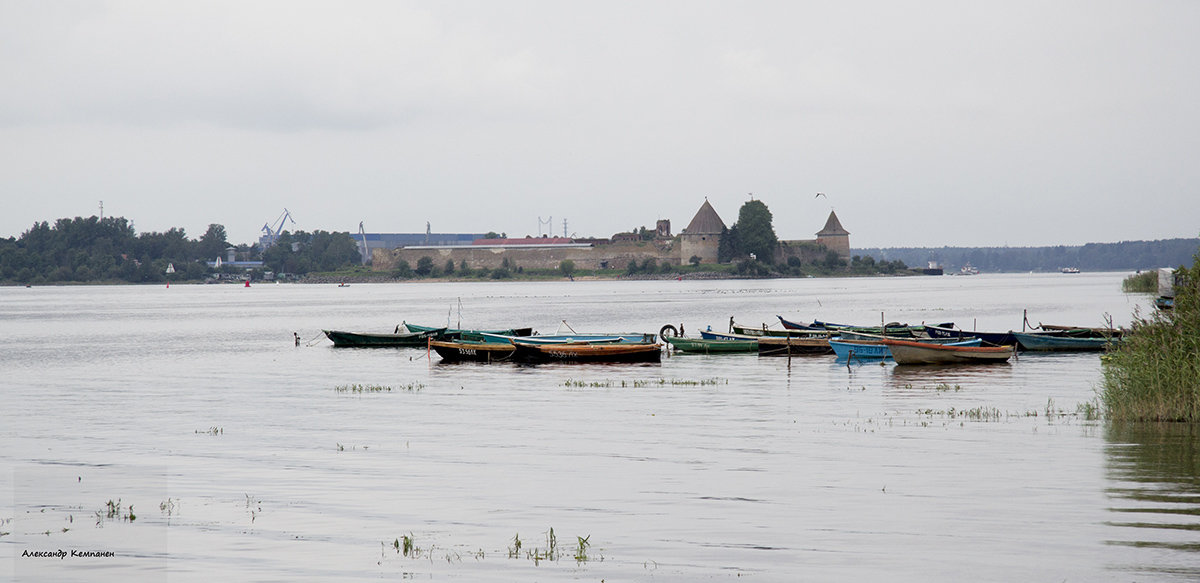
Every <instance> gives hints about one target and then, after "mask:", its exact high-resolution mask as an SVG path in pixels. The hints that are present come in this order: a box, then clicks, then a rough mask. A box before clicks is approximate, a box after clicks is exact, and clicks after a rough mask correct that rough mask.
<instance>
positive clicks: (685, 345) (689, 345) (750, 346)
mask: <svg viewBox="0 0 1200 583" xmlns="http://www.w3.org/2000/svg"><path fill="white" fill-rule="evenodd" d="M663 340H665V341H666V342H667V344H670V345H671V348H674V349H675V350H678V351H680V352H698V353H703V354H714V353H724V352H757V351H758V339H757V338H755V339H737V338H730V339H704V338H681V337H678V336H668V337H666V338H663Z"/></svg>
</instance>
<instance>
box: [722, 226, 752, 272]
mask: <svg viewBox="0 0 1200 583" xmlns="http://www.w3.org/2000/svg"><path fill="white" fill-rule="evenodd" d="M744 256H745V253H743V252H742V238H741V231H740V230H739V229H738V226H737V224H734V225H733V226H732V227H722V228H721V238H720V239H719V240H718V242H717V262H718V263H729V262H731V261H733V260H734V259H740V258H742V257H744Z"/></svg>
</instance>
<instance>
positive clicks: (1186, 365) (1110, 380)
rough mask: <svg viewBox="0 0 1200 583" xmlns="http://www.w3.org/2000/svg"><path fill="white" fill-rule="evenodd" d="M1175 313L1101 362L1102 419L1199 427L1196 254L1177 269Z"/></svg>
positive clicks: (1199, 263) (1140, 329) (1162, 315)
mask: <svg viewBox="0 0 1200 583" xmlns="http://www.w3.org/2000/svg"><path fill="white" fill-rule="evenodd" d="M1176 273H1177V280H1176V284H1175V307H1174V309H1171V310H1165V311H1155V312H1154V313H1153V314H1151V315H1150V316H1148V317H1144V316H1142V315H1141V314H1140V313H1138V312H1137V311H1135V312H1134V322H1133V329H1132V330H1131V331H1130V333H1128V334H1126V335H1125V337H1124V339H1123V341H1122V342H1121V346H1120V347H1119V348H1117V349H1115V350H1113V351H1111V352H1110V353H1108V354H1107V355H1106V358H1104V360H1103V362H1104V390H1103V393H1102V395H1101V401H1102V402H1103V405H1104V415H1105V418H1107V419H1109V420H1113V421H1183V422H1189V423H1196V422H1200V290H1198V289H1197V287H1198V286H1200V253H1197V255H1196V257H1195V261H1194V263H1193V265H1192V267H1191V268H1190V269H1188V268H1182V267H1181V268H1179V269H1178V270H1177V271H1176Z"/></svg>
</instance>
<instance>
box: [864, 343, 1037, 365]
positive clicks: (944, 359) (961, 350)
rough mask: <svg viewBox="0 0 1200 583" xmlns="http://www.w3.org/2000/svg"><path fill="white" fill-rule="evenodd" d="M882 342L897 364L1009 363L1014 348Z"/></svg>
mask: <svg viewBox="0 0 1200 583" xmlns="http://www.w3.org/2000/svg"><path fill="white" fill-rule="evenodd" d="M880 342H882V343H884V344H886V345H887V347H888V349H889V350H891V351H892V360H895V361H896V364H966V363H976V364H983V363H990V362H1007V361H1008V359H1009V358H1012V355H1013V347H1012V346H955V345H952V344H931V343H928V342H911V341H908V340H891V339H884V340H880Z"/></svg>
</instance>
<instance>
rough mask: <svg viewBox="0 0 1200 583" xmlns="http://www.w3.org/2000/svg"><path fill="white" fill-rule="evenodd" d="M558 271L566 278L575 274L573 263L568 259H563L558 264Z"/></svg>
mask: <svg viewBox="0 0 1200 583" xmlns="http://www.w3.org/2000/svg"><path fill="white" fill-rule="evenodd" d="M558 270H559V271H561V272H562V274H563V275H564V276H566V277H571V276H572V275H574V274H575V262H574V261H571V260H570V259H563V260H562V261H561V262H559V264H558Z"/></svg>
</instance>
